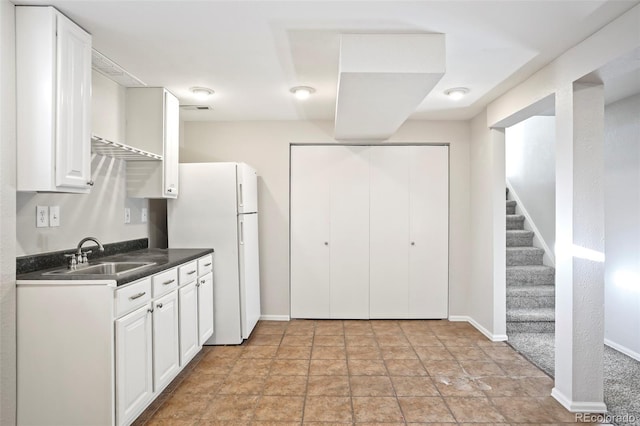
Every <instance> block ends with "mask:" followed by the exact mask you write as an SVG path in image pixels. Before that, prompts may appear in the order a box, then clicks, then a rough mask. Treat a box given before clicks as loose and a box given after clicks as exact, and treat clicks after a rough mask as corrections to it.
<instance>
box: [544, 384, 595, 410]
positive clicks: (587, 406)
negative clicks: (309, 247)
mask: <svg viewBox="0 0 640 426" xmlns="http://www.w3.org/2000/svg"><path fill="white" fill-rule="evenodd" d="M551 396H552V397H554V398H555V399H556V401H558V402H559V403H560V404H562V406H563V407H564V408H566V409H567V410H569V411H571V412H572V413H606V412H607V406H606V404H605V403H604V402H595V401H594V402H575V401H572V400H570V399H569V398H567V397H566V396H565V395H564V394H563V393H562V392H560V391H559V390H558V388H556V387H554V388H553V389H552V390H551Z"/></svg>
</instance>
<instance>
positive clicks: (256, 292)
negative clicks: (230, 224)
mask: <svg viewBox="0 0 640 426" xmlns="http://www.w3.org/2000/svg"><path fill="white" fill-rule="evenodd" d="M238 241H239V250H238V252H239V253H240V298H241V300H242V303H241V304H240V306H241V315H242V321H241V322H242V338H243V339H247V338H249V335H250V334H251V331H252V330H253V328H254V327H255V326H256V323H257V322H258V320H259V319H260V259H259V256H258V214H257V213H252V214H241V215H239V216H238Z"/></svg>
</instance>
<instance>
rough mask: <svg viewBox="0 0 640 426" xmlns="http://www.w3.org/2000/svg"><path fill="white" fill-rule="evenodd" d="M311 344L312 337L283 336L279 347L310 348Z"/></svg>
mask: <svg viewBox="0 0 640 426" xmlns="http://www.w3.org/2000/svg"><path fill="white" fill-rule="evenodd" d="M312 343H313V335H308V336H301V335H289V334H285V336H284V337H283V338H282V343H281V346H311V345H312Z"/></svg>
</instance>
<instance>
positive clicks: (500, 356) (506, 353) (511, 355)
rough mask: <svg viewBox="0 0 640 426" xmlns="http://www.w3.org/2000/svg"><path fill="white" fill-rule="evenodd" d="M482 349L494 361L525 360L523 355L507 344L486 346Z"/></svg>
mask: <svg viewBox="0 0 640 426" xmlns="http://www.w3.org/2000/svg"><path fill="white" fill-rule="evenodd" d="M482 350H483V351H484V352H485V353H486V354H487V355H489V358H491V359H493V360H494V361H525V359H524V358H523V357H522V355H520V354H519V353H517V352H516V351H514V350H513V349H512V348H510V347H507V346H504V347H497V348H495V347H485V348H483V349H482Z"/></svg>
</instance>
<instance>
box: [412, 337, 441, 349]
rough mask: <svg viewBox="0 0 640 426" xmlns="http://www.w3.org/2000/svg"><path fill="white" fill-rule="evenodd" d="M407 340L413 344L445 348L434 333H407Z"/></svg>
mask: <svg viewBox="0 0 640 426" xmlns="http://www.w3.org/2000/svg"><path fill="white" fill-rule="evenodd" d="M406 336H407V340H408V341H409V343H411V344H412V345H413V346H435V347H439V348H443V347H444V345H443V344H442V342H441V341H440V339H438V338H437V337H436V336H435V335H433V334H407V335H406Z"/></svg>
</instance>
